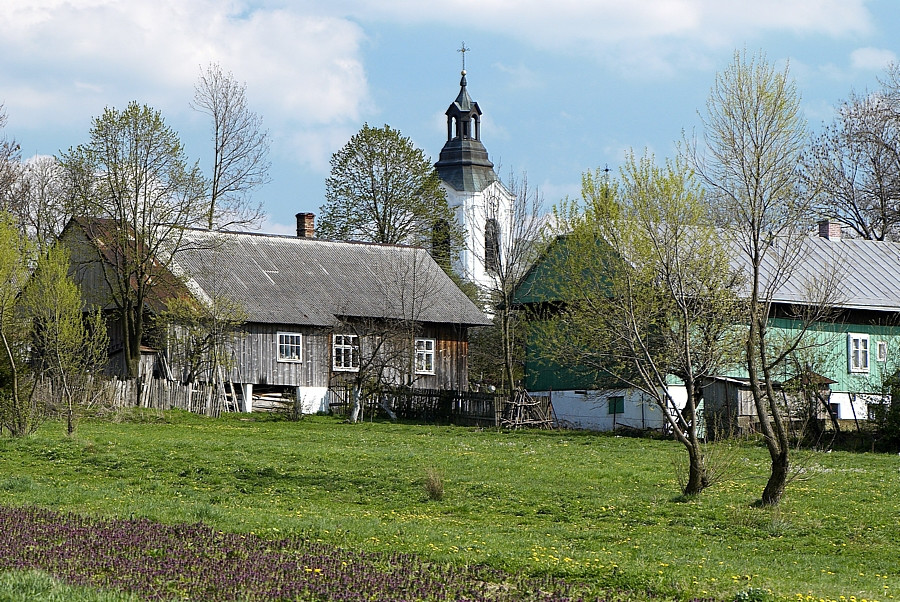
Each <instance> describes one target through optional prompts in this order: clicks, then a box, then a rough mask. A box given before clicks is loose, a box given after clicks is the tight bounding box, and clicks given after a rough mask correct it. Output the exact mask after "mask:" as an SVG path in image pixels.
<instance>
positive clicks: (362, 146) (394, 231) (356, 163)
mask: <svg viewBox="0 0 900 602" xmlns="http://www.w3.org/2000/svg"><path fill="white" fill-rule="evenodd" d="M320 212H321V214H320V220H319V226H318V231H319V234H320V235H321V236H322V237H323V238H333V239H339V240H362V241H368V242H377V243H385V244H409V245H415V246H422V247H430V246H431V244H432V241H433V240H434V238H435V233H436V231H437V232H440V239H441V240H440V241H439V243H440V244H441V245H446V246H448V247H449V248H450V249H451V253H452V250H453V249H458V248H459V246H460V245H461V244H462V243H461V241H462V234H461V232H460V231H459V228H458V226H456V225H455V224H456V220H455V218H454V215H453V212H452V211H451V210H450V207H449V206H448V204H447V196H446V194H445V193H444V190H443V188H441V184H440V178H439V177H438V174H437V171H435V169H434V167H433V166H432V164H431V160H430V159H428V157H426V156H425V153H424V152H423V151H422V150H421V149H419V148H416V146H415V145H413V143H412V141H411V140H410V139H409V138H407V137H406V136H403V135H402V134H401V133H400V132H399V131H398V130H395V129H392V128H391V127H390V126H387V125H385V126H384V127H382V128H373V127H369V125H368V124H366V125H364V126H363V127H362V129H361V130H360V131H359V132H357V133H356V134H354V135H353V137H352V138H351V139H350V141H349V142H348V143H347V144H346V145H344V147H343V148H342V149H341V150H339V151H338V152H336V153H335V154H334V155H332V157H331V174H330V175H329V176H328V179H327V180H326V182H325V204H324V205H322V207H321V208H320ZM446 267H449V266H445V268H446Z"/></svg>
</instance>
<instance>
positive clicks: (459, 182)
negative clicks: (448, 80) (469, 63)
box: [434, 69, 497, 192]
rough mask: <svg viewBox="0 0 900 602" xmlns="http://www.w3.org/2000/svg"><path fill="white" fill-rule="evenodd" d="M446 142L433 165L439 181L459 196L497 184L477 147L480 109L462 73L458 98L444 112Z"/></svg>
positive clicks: (484, 151)
mask: <svg viewBox="0 0 900 602" xmlns="http://www.w3.org/2000/svg"><path fill="white" fill-rule="evenodd" d="M446 115H447V142H446V144H444V148H442V149H441V155H440V159H439V160H438V162H437V163H435V164H434V167H435V169H437V172H438V175H440V177H441V180H443V181H444V182H446V183H447V184H449V185H450V186H452V187H453V188H454V189H456V190H459V191H460V192H481V191H482V190H484V189H485V188H487V187H488V185H489V184H491V183H492V182H495V181H497V174H496V173H494V164H493V163H491V161H490V159H488V154H487V149H486V148H484V145H483V144H482V143H481V109H480V108H479V107H478V103H477V102H473V101H472V99H471V97H470V96H469V92H468V91H467V90H466V70H465V69H463V71H462V78H460V80H459V95H458V96H457V97H456V100H454V101H453V103H451V104H450V108H449V109H447V113H446Z"/></svg>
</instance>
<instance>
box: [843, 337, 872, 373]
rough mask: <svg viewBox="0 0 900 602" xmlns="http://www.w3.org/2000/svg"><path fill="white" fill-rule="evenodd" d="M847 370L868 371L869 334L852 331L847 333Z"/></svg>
mask: <svg viewBox="0 0 900 602" xmlns="http://www.w3.org/2000/svg"><path fill="white" fill-rule="evenodd" d="M847 371H848V372H852V373H865V372H868V371H869V335H867V334H857V333H852V332H851V333H848V334H847Z"/></svg>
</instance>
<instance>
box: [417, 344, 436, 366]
mask: <svg viewBox="0 0 900 602" xmlns="http://www.w3.org/2000/svg"><path fill="white" fill-rule="evenodd" d="M436 347H437V346H436V344H435V340H434V339H416V347H415V352H416V374H434V351H435V349H436Z"/></svg>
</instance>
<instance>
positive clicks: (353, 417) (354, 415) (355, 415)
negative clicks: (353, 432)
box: [350, 385, 362, 424]
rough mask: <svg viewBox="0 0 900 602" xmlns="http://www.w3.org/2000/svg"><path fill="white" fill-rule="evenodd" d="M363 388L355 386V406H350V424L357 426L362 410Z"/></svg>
mask: <svg viewBox="0 0 900 602" xmlns="http://www.w3.org/2000/svg"><path fill="white" fill-rule="evenodd" d="M361 389H362V387H361V386H359V385H353V397H352V399H353V405H352V406H350V423H351V424H356V422H357V421H358V420H359V411H360V409H361V408H362V402H361V399H360V398H361V397H362V390H361Z"/></svg>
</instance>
